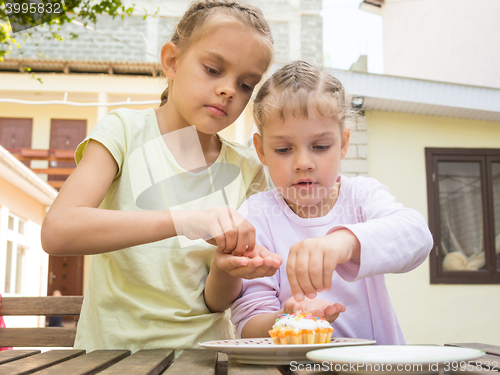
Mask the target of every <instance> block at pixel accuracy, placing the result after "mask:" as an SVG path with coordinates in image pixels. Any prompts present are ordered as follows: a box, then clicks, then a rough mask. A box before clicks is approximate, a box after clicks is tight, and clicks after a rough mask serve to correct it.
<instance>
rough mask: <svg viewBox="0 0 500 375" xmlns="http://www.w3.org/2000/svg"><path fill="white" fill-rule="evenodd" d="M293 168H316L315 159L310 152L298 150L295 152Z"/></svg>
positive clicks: (297, 169)
mask: <svg viewBox="0 0 500 375" xmlns="http://www.w3.org/2000/svg"><path fill="white" fill-rule="evenodd" d="M293 169H294V170H296V171H299V170H311V169H314V161H313V159H312V157H311V155H310V153H309V152H307V151H297V152H296V153H295V160H294V163H293Z"/></svg>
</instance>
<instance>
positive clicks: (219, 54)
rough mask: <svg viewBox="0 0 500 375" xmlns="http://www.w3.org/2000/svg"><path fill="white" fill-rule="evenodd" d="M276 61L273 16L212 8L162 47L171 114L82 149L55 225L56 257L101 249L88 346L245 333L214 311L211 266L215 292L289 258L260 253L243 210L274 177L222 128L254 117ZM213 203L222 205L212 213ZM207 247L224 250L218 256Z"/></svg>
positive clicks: (81, 329)
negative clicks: (257, 94) (250, 111)
mask: <svg viewBox="0 0 500 375" xmlns="http://www.w3.org/2000/svg"><path fill="white" fill-rule="evenodd" d="M272 55H273V42H272V37H271V34H270V29H269V26H268V24H267V23H266V21H265V20H264V18H263V16H262V13H261V11H260V10H259V9H257V8H255V7H252V6H250V5H248V4H246V3H243V2H241V1H232V0H198V1H196V2H195V3H194V4H193V5H192V6H191V7H190V8H189V9H188V10H187V12H186V13H185V14H184V16H183V17H182V19H181V20H180V22H179V24H178V26H177V29H176V30H175V33H174V35H173V37H172V40H171V42H169V43H166V44H165V45H164V46H163V48H162V51H161V63H162V67H163V70H164V72H165V74H166V75H167V77H168V80H169V85H168V88H167V90H165V92H164V94H163V95H162V99H163V100H162V105H161V106H160V108H158V109H156V110H153V109H147V110H129V109H119V110H116V111H112V112H111V113H109V114H108V115H107V116H106V117H105V118H104V119H103V120H102V121H100V122H99V123H98V124H97V125H96V127H95V128H94V130H93V131H92V133H91V134H90V135H89V136H88V137H87V139H85V140H84V142H82V143H81V144H80V145H79V146H78V149H77V151H76V160H77V162H78V163H79V164H78V167H77V168H76V169H75V171H74V172H73V174H72V175H71V177H70V178H69V179H68V180H67V182H66V183H65V184H64V186H63V187H62V189H61V191H60V193H59V195H58V197H57V199H56V201H55V202H54V204H53V206H52V208H51V209H50V211H49V212H48V214H47V216H46V219H45V221H44V223H43V228H42V243H43V247H44V249H45V251H47V252H48V253H49V254H51V255H79V254H94V255H93V256H92V261H91V266H90V275H89V283H88V286H87V289H86V292H85V299H84V303H83V307H82V312H81V315H80V320H79V322H78V331H77V337H76V342H75V347H76V348H82V349H86V350H87V351H91V350H95V349H120V348H123V349H130V350H132V351H136V350H138V349H142V348H175V349H183V348H192V347H195V346H196V345H197V343H198V342H200V341H205V340H213V339H224V338H232V337H233V331H232V325H231V323H230V321H229V318H228V314H226V313H225V312H224V309H219V306H215V307H214V308H212V306H211V305H210V303H209V301H207V304H208V307H207V304H206V303H205V298H204V289H205V288H204V287H205V281H206V279H207V275H208V273H209V269H210V266H211V265H212V271H213V272H215V273H216V275H215V276H216V277H215V278H213V279H214V280H212V282H211V283H210V285H208V286H207V293H208V294H210V295H213V294H214V291H213V290H212V289H211V288H215V290H218V291H220V292H222V293H224V290H225V289H224V288H225V287H226V285H233V284H238V283H241V281H240V280H239V278H238V277H239V276H243V277H259V276H265V275H269V274H273V273H274V272H275V270H276V269H277V268H278V267H279V265H280V261H279V257H278V256H276V255H268V252H267V250H265V249H263V248H259V247H257V248H254V245H255V238H254V229H253V227H252V226H251V225H250V224H249V223H248V222H246V221H244V220H243V219H242V218H241V217H240V216H239V215H238V214H237V213H236V211H235V209H237V208H238V207H239V205H240V204H241V203H242V202H243V200H244V199H246V196H247V195H251V194H252V193H253V192H255V191H256V190H257V191H258V190H265V188H266V186H267V183H266V180H265V177H264V176H265V175H264V173H263V169H262V167H261V165H260V163H259V162H258V160H257V158H256V157H254V156H253V155H252V153H251V152H250V151H249V150H248V149H247V148H245V147H243V146H240V145H238V144H236V143H232V142H228V141H226V140H224V139H222V138H221V137H219V136H218V135H217V132H219V131H220V130H222V129H224V128H226V127H228V126H229V125H231V124H232V123H233V122H234V121H235V120H236V119H237V118H238V116H239V115H240V114H241V113H242V111H243V109H244V108H245V106H246V104H247V103H248V100H249V99H250V96H251V94H252V90H253V88H254V87H255V85H257V83H258V82H259V81H260V79H261V78H262V76H263V75H264V73H265V72H266V70H267V68H268V67H269V65H270V63H271V59H272ZM207 165H208V166H209V167H208V168H207ZM228 171H231V173H232V175H231V176H232V177H231V178H230V179H227V172H228ZM221 181H222V182H221ZM199 188H200V190H197V189H199ZM207 197H208V199H205V198H207ZM207 201H215V202H216V203H220V204H217V205H219V206H222V208H212V209H203V208H204V207H206V203H207ZM193 206H194V207H195V208H196V209H197V210H194V211H193V210H185V208H186V207H187V208H188V209H192V208H193ZM181 208H182V209H181ZM200 239H206V240H207V241H210V243H212V244H213V245H217V247H218V248H219V250H221V254H218V255H220V256H218V257H217V260H216V262H213V261H212V258H213V255H214V249H215V247H214V246H212V245H209V244H208V243H206V242H204V241H201V240H200ZM223 251H224V252H227V253H229V252H232V253H233V254H235V255H241V254H243V253H245V252H246V255H248V257H246V256H245V257H234V256H229V254H224V253H223ZM223 255H226V256H223ZM226 271H227V272H226ZM236 296H237V294H236V295H234V296H233V299H234V298H236ZM209 308H211V309H209ZM212 311H222V312H219V313H212Z"/></svg>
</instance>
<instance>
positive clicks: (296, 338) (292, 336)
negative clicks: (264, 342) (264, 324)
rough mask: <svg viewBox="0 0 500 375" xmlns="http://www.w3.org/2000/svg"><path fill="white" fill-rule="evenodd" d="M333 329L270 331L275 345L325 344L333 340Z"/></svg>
mask: <svg viewBox="0 0 500 375" xmlns="http://www.w3.org/2000/svg"><path fill="white" fill-rule="evenodd" d="M332 333H333V328H319V329H318V330H316V331H310V330H300V331H295V330H293V329H289V328H284V329H278V330H274V329H273V330H271V331H269V336H271V339H272V340H273V343H274V344H275V345H301V344H325V343H328V342H330V340H331V338H332Z"/></svg>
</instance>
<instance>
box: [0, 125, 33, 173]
mask: <svg viewBox="0 0 500 375" xmlns="http://www.w3.org/2000/svg"><path fill="white" fill-rule="evenodd" d="M32 131H33V120H32V119H29V118H0V145H2V146H3V147H4V148H6V149H7V150H9V151H10V152H12V153H17V152H19V151H20V149H21V148H31V135H32ZM23 163H24V165H26V166H27V167H29V166H30V162H29V161H25V162H23Z"/></svg>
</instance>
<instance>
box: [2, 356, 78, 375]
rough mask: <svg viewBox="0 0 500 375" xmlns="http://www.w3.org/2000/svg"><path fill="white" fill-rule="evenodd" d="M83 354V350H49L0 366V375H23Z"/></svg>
mask: <svg viewBox="0 0 500 375" xmlns="http://www.w3.org/2000/svg"><path fill="white" fill-rule="evenodd" d="M82 354H85V350H50V351H48V352H45V353H40V354H35V355H32V356H29V357H27V358H23V359H19V360H17V361H13V362H8V363H6V364H3V365H0V375H25V374H32V373H34V372H36V371H40V370H43V369H45V368H47V367H50V366H54V365H55V364H58V363H61V362H64V361H68V360H70V359H72V358H75V357H78V356H80V355H82Z"/></svg>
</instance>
